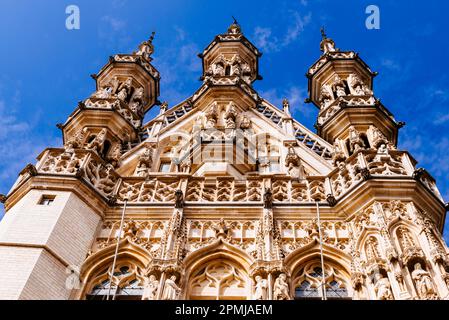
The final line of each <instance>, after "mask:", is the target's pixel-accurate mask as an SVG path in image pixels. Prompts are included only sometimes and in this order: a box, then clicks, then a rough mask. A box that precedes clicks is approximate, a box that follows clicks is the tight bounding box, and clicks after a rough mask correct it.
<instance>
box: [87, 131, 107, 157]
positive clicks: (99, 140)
mask: <svg viewBox="0 0 449 320" xmlns="http://www.w3.org/2000/svg"><path fill="white" fill-rule="evenodd" d="M106 133H107V130H106V128H103V129H101V131H100V133H98V134H97V136H96V137H95V138H94V139H93V140H92V141H91V142H90V143H89V144H88V145H87V149H89V150H93V151H95V152H97V153H101V150H102V149H103V144H104V142H105V140H106Z"/></svg>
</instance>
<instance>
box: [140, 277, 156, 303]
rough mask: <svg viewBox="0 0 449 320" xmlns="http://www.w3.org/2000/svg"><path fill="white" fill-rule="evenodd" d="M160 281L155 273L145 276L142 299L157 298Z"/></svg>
mask: <svg viewBox="0 0 449 320" xmlns="http://www.w3.org/2000/svg"><path fill="white" fill-rule="evenodd" d="M158 288H159V281H158V280H156V277H155V276H154V275H151V276H149V277H147V278H145V282H144V289H143V294H142V300H155V299H156V294H157V289H158Z"/></svg>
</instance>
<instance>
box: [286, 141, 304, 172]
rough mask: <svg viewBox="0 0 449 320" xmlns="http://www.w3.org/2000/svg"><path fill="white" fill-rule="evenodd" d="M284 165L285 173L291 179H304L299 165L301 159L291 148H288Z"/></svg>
mask: <svg viewBox="0 0 449 320" xmlns="http://www.w3.org/2000/svg"><path fill="white" fill-rule="evenodd" d="M285 165H286V167H287V172H288V174H289V175H290V176H291V177H294V178H299V179H301V178H303V177H304V170H303V168H302V165H301V159H300V158H299V156H298V155H297V154H296V152H295V149H294V148H293V147H289V148H288V154H287V156H286V157H285Z"/></svg>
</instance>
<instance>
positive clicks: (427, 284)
mask: <svg viewBox="0 0 449 320" xmlns="http://www.w3.org/2000/svg"><path fill="white" fill-rule="evenodd" d="M412 279H413V281H414V282H415V286H416V291H417V292H418V295H419V297H420V298H421V299H436V298H437V297H438V296H437V293H436V291H435V287H434V285H433V282H432V278H431V276H430V273H429V272H427V271H425V270H423V269H422V267H421V264H420V263H416V264H415V265H414V270H413V271H412Z"/></svg>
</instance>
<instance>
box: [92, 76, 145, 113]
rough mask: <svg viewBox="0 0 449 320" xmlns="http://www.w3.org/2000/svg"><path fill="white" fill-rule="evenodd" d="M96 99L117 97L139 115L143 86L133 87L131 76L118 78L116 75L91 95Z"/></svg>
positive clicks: (143, 102) (142, 99) (143, 103)
mask: <svg viewBox="0 0 449 320" xmlns="http://www.w3.org/2000/svg"><path fill="white" fill-rule="evenodd" d="M92 96H93V97H94V98H98V99H109V98H117V99H119V100H120V101H122V102H125V103H128V105H129V108H130V109H131V110H132V111H133V112H134V113H136V114H137V115H139V116H141V115H142V112H143V107H144V105H145V97H144V89H143V87H137V88H136V87H134V86H133V78H132V77H128V78H126V79H125V80H119V78H118V77H117V76H115V77H114V78H112V80H111V81H110V82H109V83H108V84H107V85H105V86H102V87H101V88H100V89H99V90H98V91H97V92H95V93H94V94H93V95H92Z"/></svg>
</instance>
